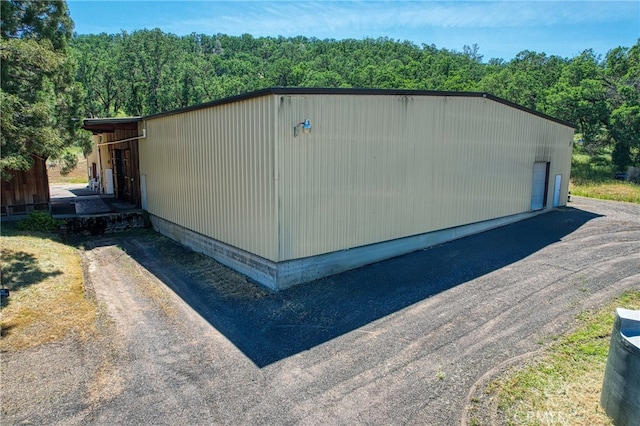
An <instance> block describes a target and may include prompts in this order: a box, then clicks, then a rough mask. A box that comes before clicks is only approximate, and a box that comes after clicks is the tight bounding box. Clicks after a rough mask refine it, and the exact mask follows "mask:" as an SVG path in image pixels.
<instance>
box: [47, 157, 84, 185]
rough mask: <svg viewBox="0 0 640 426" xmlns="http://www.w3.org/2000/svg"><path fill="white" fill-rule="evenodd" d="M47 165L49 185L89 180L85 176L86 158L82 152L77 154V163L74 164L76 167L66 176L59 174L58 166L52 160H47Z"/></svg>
mask: <svg viewBox="0 0 640 426" xmlns="http://www.w3.org/2000/svg"><path fill="white" fill-rule="evenodd" d="M47 165H48V167H47V174H48V175H49V185H59V184H67V183H86V182H88V181H89V179H88V178H87V159H86V158H85V157H84V155H82V154H81V155H79V156H78V165H77V166H76V168H75V169H73V170H72V171H71V172H70V173H69V174H68V175H66V176H63V175H61V174H60V166H59V165H57V164H55V162H54V161H48V162H47ZM50 165H53V167H51V166H50Z"/></svg>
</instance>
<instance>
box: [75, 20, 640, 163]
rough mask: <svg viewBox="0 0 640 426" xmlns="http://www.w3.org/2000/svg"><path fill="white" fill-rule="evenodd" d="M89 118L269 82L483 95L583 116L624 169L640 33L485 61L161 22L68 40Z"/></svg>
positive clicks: (475, 53)
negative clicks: (602, 50) (606, 44)
mask: <svg viewBox="0 0 640 426" xmlns="http://www.w3.org/2000/svg"><path fill="white" fill-rule="evenodd" d="M71 46H72V51H73V52H74V57H75V58H76V59H77V61H78V69H77V74H76V78H77V80H78V81H79V82H81V83H82V84H83V85H84V86H85V88H86V90H87V95H88V96H87V98H86V100H85V102H84V109H85V116H88V117H112V116H116V115H118V114H122V113H124V114H126V115H149V114H155V113H159V112H162V111H167V110H172V109H176V108H182V107H186V106H190V105H194V104H198V103H203V102H207V101H212V100H215V99H220V98H224V97H228V96H233V95H238V94H241V93H246V92H249V91H252V90H257V89H261V88H265V87H278V86H286V87H355V88H395V89H421V90H444V91H447V90H451V91H483V92H488V93H491V94H493V95H496V96H499V97H502V98H504V99H507V100H509V101H512V102H515V103H518V104H520V105H523V106H525V107H528V108H531V109H534V110H537V111H540V112H543V113H546V114H549V115H552V116H555V117H557V118H559V119H562V120H565V121H568V122H570V123H574V124H575V125H576V126H577V131H578V133H580V134H581V135H582V138H583V141H584V145H585V147H586V148H587V149H589V150H597V149H601V148H603V147H610V148H611V149H613V148H614V147H615V146H616V145H619V146H618V147H617V148H616V150H615V154H614V160H615V161H616V162H617V166H618V167H622V166H623V165H636V166H637V165H640V164H639V162H640V153H639V152H640V138H638V136H637V135H638V134H640V90H639V89H640V64H639V60H640V40H639V41H638V43H636V45H634V46H632V47H631V48H626V47H617V48H614V49H612V50H611V51H610V52H609V53H608V54H607V55H606V57H605V58H604V59H603V58H601V57H600V56H598V55H596V54H595V53H594V52H593V51H592V50H589V49H587V50H585V51H584V52H582V53H581V54H580V55H578V56H576V57H574V58H571V59H568V58H561V57H558V56H547V55H546V54H545V53H539V52H533V51H528V50H525V51H523V52H520V53H519V54H517V55H516V57H515V58H513V59H512V60H510V61H505V60H503V59H497V58H492V59H490V60H489V62H488V63H482V55H481V54H480V48H479V46H478V45H477V44H473V45H471V46H469V45H465V46H464V47H463V51H462V52H456V51H449V50H446V49H438V48H436V47H435V46H434V45H426V44H423V45H421V46H418V45H415V44H413V43H411V42H408V41H403V42H401V41H396V40H393V39H389V38H386V37H381V38H377V39H373V38H366V39H363V40H354V39H346V40H333V39H327V40H319V39H316V38H313V37H311V38H308V37H293V38H284V37H258V38H254V37H253V36H251V35H249V34H243V35H242V36H239V37H234V36H228V35H224V34H216V35H205V34H190V35H188V36H184V37H178V36H175V35H173V34H167V33H163V32H162V31H161V30H159V29H154V30H146V29H145V30H140V31H134V32H132V33H127V32H122V33H120V34H114V35H107V34H99V35H80V36H76V37H74V38H73V39H72V40H71Z"/></svg>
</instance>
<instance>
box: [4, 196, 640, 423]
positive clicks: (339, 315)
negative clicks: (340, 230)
mask: <svg viewBox="0 0 640 426" xmlns="http://www.w3.org/2000/svg"><path fill="white" fill-rule="evenodd" d="M90 243H91V244H90V245H89V246H88V247H87V249H86V250H85V253H84V258H85V259H84V261H85V266H86V272H87V274H88V275H89V276H90V282H91V283H92V287H93V288H92V290H91V291H90V292H89V293H90V294H95V297H96V300H97V301H98V303H99V304H100V306H101V309H103V310H104V315H103V316H101V318H102V321H103V322H104V324H103V326H102V328H101V329H102V330H103V333H102V335H101V336H102V337H101V338H98V339H96V340H95V341H92V342H87V343H86V344H80V343H78V342H77V341H76V340H74V339H73V336H70V337H69V339H67V341H65V342H62V343H58V344H56V345H48V346H44V347H40V348H37V349H34V350H30V351H23V352H17V353H13V352H12V353H3V354H2V362H1V364H0V365H1V367H2V371H1V373H2V424H22V423H26V424H29V423H34V424H64V425H73V424H150V423H153V424H158V425H163V424H167V425H169V424H171V425H176V424H212V423H215V424H234V425H235V424H354V423H357V424H430V425H452V424H459V423H463V424H464V423H465V422H466V421H467V420H468V419H469V416H468V408H469V402H470V400H471V395H472V394H473V391H474V389H477V388H479V387H480V386H479V384H481V383H483V381H485V380H487V378H488V377H490V376H492V375H493V374H494V373H496V374H497V372H498V371H499V370H500V369H501V366H506V365H510V364H511V363H512V362H513V360H516V362H517V361H518V360H520V359H526V357H527V354H530V353H532V352H534V351H537V350H539V349H540V348H541V347H544V345H545V344H546V343H545V342H549V341H550V340H551V338H552V336H554V335H557V334H560V333H564V332H566V331H567V330H569V329H570V328H571V327H572V326H573V325H574V323H575V322H574V321H575V320H574V319H575V316H576V314H577V313H578V312H580V311H581V310H583V309H590V308H596V307H598V306H601V305H603V304H605V303H606V302H607V301H608V300H610V299H611V298H612V297H614V296H616V295H617V294H619V293H620V292H622V291H624V290H625V289H630V288H635V289H637V288H639V286H640V206H639V205H635V204H627V203H614V202H605V201H597V200H589V199H583V198H580V197H572V203H571V204H570V207H568V208H566V209H563V210H558V211H554V212H551V213H547V214H544V215H541V216H538V217H535V218H532V219H529V220H526V221H523V222H519V223H516V224H512V225H508V226H505V227H502V228H499V229H495V230H492V231H489V232H485V233H482V234H478V235H474V236H470V237H466V238H463V239H460V240H457V241H454V242H451V243H447V244H443V245H441V246H437V247H432V248H429V249H426V250H422V251H419V252H415V253H412V254H409V255H406V256H402V257H399V258H396V259H391V260H389V261H385V262H380V263H377V264H374V265H370V266H367V267H363V268H360V269H357V270H354V271H349V272H346V273H343V274H340V275H336V276H333V277H328V278H325V279H322V280H319V281H316V282H313V283H309V284H304V285H301V286H297V287H294V288H291V289H289V290H286V291H282V292H280V293H275V294H274V293H271V292H269V291H266V290H265V289H263V288H260V287H258V286H256V285H254V284H253V283H251V282H248V281H247V280H246V279H245V278H244V277H243V276H241V275H239V274H237V273H235V272H233V271H231V270H229V269H227V268H225V267H223V266H221V265H220V264H218V263H216V262H215V261H213V260H211V259H209V258H206V257H204V256H201V255H198V254H195V253H192V252H189V251H188V250H185V249H183V248H182V247H180V246H178V245H177V244H174V243H173V242H171V241H169V240H167V239H165V238H163V237H160V236H158V235H157V234H154V233H151V232H149V233H141V234H136V235H127V234H123V235H115V234H114V235H110V236H109V237H108V238H99V239H94V240H91V242H90Z"/></svg>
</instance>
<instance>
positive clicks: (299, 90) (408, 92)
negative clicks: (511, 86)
mask: <svg viewBox="0 0 640 426" xmlns="http://www.w3.org/2000/svg"><path fill="white" fill-rule="evenodd" d="M267 95H397V96H451V97H469V98H487V99H490V100H492V101H495V102H498V103H501V104H504V105H507V106H509V107H512V108H516V109H519V110H521V111H524V112H528V113H530V114H533V115H536V116H538V117H541V118H544V119H546V120H550V121H553V122H556V123H558V124H562V125H564V126H567V127H571V128H572V129H576V126H575V125H574V124H572V123H569V122H568V121H564V120H560V119H559V118H555V117H552V116H550V115H547V114H544V113H542V112H539V111H536V110H533V109H530V108H527V107H524V106H522V105H519V104H517V103H515V102H511V101H508V100H506V99H502V98H499V97H497V96H494V95H491V94H489V93H483V92H453V91H438V90H412V89H354V88H339V89H337V88H313V87H269V88H266V89H260V90H256V91H254V92H248V93H243V94H241V95H236V96H230V97H228V98H223V99H218V100H215V101H211V102H206V103H202V104H198V105H192V106H189V107H185V108H180V109H175V110H171V111H166V112H160V113H157V114H152V115H149V116H146V117H142V119H143V120H146V119H152V118H159V117H165V116H168V115H174V114H181V113H183V112H189V111H195V110H199V109H204V108H209V107H213V106H218V105H224V104H230V103H233V102H239V101H244V100H248V99H253V98H258V97H261V96H267Z"/></svg>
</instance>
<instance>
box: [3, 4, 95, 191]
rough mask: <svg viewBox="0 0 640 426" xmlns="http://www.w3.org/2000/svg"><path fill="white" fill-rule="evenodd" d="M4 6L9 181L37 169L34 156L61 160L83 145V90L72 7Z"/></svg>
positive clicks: (6, 169)
mask: <svg viewBox="0 0 640 426" xmlns="http://www.w3.org/2000/svg"><path fill="white" fill-rule="evenodd" d="M1 3H2V4H1V14H2V15H1V17H0V61H1V64H0V68H1V71H0V72H1V81H0V89H1V91H0V102H2V104H1V116H2V123H1V128H0V139H1V143H2V158H1V159H0V174H1V176H2V179H4V180H9V179H11V176H12V173H11V172H12V171H15V170H29V169H30V168H31V167H32V161H33V160H32V155H36V156H39V157H41V158H45V159H46V158H48V157H57V156H59V155H60V154H61V153H62V152H63V151H64V149H65V148H67V147H69V146H71V145H73V144H74V143H77V142H78V141H80V140H83V139H82V138H81V137H78V136H77V135H76V131H77V129H78V128H79V124H80V120H79V117H80V114H79V113H80V110H79V109H80V107H82V102H83V91H82V86H81V85H80V84H79V83H76V82H75V81H74V74H75V63H74V61H73V58H72V56H71V55H70V54H69V52H68V49H67V44H68V42H69V40H70V39H71V32H72V29H73V22H72V21H71V18H70V17H69V13H68V10H67V5H66V3H65V2H59V1H36V0H29V1H16V0H11V1H2V2H1ZM86 140H87V139H86V137H85V138H84V141H86Z"/></svg>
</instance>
